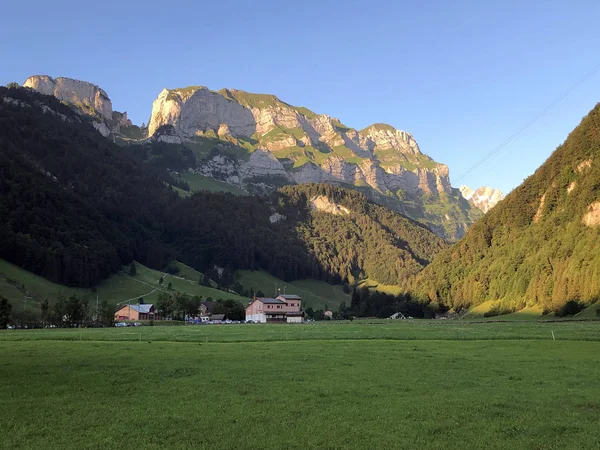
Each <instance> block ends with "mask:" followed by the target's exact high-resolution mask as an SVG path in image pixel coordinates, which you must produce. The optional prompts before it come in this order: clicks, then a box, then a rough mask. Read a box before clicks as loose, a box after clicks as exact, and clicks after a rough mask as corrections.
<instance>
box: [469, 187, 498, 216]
mask: <svg viewBox="0 0 600 450" xmlns="http://www.w3.org/2000/svg"><path fill="white" fill-rule="evenodd" d="M459 189H460V193H461V194H462V195H463V197H464V198H465V199H467V200H469V202H470V203H471V204H473V205H474V206H475V207H477V208H478V209H480V210H481V211H482V212H484V213H486V212H488V211H489V210H490V209H492V208H493V207H494V206H496V205H497V204H498V202H500V201H502V200H503V199H504V194H503V193H502V192H501V191H500V190H498V189H493V188H491V187H487V186H482V187H480V188H477V189H476V190H473V189H471V188H470V187H468V186H461V187H460V188H459Z"/></svg>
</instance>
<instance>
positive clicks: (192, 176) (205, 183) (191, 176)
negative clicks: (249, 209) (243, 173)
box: [179, 172, 246, 195]
mask: <svg viewBox="0 0 600 450" xmlns="http://www.w3.org/2000/svg"><path fill="white" fill-rule="evenodd" d="M179 179H180V180H182V181H185V182H187V184H188V185H189V186H190V189H191V190H192V191H194V192H195V191H201V190H204V191H210V192H231V193H232V194H236V195H245V194H246V193H245V192H244V191H242V190H241V189H240V188H238V187H237V186H234V185H232V184H228V183H225V182H223V181H219V180H215V179H214V178H210V177H205V176H204V175H200V174H197V173H190V172H183V173H182V174H181V176H180V177H179Z"/></svg>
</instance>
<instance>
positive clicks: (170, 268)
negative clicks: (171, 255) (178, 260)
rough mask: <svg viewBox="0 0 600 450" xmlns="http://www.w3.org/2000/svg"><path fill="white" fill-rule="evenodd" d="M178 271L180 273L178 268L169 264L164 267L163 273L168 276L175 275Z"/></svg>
mask: <svg viewBox="0 0 600 450" xmlns="http://www.w3.org/2000/svg"><path fill="white" fill-rule="evenodd" d="M179 271H180V269H179V267H178V266H174V265H171V264H169V265H168V266H167V267H165V272H166V273H168V274H170V275H177V274H178V273H179Z"/></svg>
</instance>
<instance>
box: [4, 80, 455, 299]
mask: <svg viewBox="0 0 600 450" xmlns="http://www.w3.org/2000/svg"><path fill="white" fill-rule="evenodd" d="M175 147H176V146H169V145H166V144H164V143H152V142H150V143H147V144H145V145H144V146H140V147H130V148H122V147H119V146H117V145H115V144H113V143H112V142H110V141H109V140H107V139H105V138H103V137H102V136H101V135H100V134H99V133H97V132H96V130H94V128H93V126H92V124H91V123H90V122H89V121H88V120H87V119H86V118H85V117H83V116H80V115H78V114H76V113H75V112H73V110H72V109H70V108H69V107H67V106H65V105H63V104H62V103H61V102H59V101H58V100H57V99H55V98H54V97H49V96H44V95H41V94H38V93H36V92H34V91H32V90H28V89H20V88H11V89H7V88H0V174H1V175H2V177H1V179H0V193H1V194H2V195H1V196H0V214H1V215H2V217H3V220H2V222H1V223H0V258H3V259H6V260H7V261H10V262H12V263H14V264H17V265H19V266H20V267H23V268H25V269H27V270H30V271H32V272H34V273H36V274H39V275H42V276H44V277H46V278H48V279H49V280H51V281H54V282H58V283H62V284H66V285H69V286H80V287H89V286H93V285H95V284H96V283H98V282H99V281H100V280H102V279H104V278H106V277H107V276H108V275H110V274H111V273H113V272H114V271H115V270H117V269H118V268H120V267H122V265H123V264H128V263H129V262H131V261H132V260H133V259H135V260H137V261H140V262H141V263H143V264H145V265H147V266H149V267H151V268H154V269H159V270H162V269H163V268H165V266H167V264H168V263H169V262H170V261H171V260H173V259H175V258H178V259H180V260H181V261H183V262H185V263H187V264H189V265H190V266H192V267H194V268H196V269H198V270H201V271H203V272H204V271H209V270H214V269H215V268H216V267H218V268H220V269H223V270H219V271H218V272H220V274H221V275H220V277H221V278H222V279H221V280H219V281H221V284H222V285H225V286H226V285H228V283H229V282H233V277H232V274H233V271H235V270H237V269H264V270H267V271H269V272H270V273H272V274H274V275H275V276H277V277H280V278H283V279H286V280H293V279H300V278H315V279H322V280H326V281H329V282H344V281H350V282H353V281H355V280H357V279H362V278H367V277H368V278H372V279H375V280H377V281H380V282H382V283H387V284H402V283H404V282H405V280H406V279H408V278H409V277H410V276H412V275H414V274H416V273H417V272H418V271H419V270H421V269H422V267H424V266H425V265H426V264H427V263H428V262H429V260H430V259H431V258H432V257H433V256H434V255H435V254H436V253H437V252H439V251H440V250H441V249H443V248H444V247H446V243H445V242H444V241H443V240H441V239H440V238H438V237H436V236H435V235H434V234H433V233H431V232H430V231H429V230H428V229H427V228H425V227H424V226H422V225H419V224H418V223H416V222H414V221H412V220H409V219H407V218H405V217H403V216H401V215H399V214H396V213H393V212H390V211H388V210H386V209H385V208H383V207H381V206H376V205H374V204H371V203H369V202H368V201H367V199H366V197H365V196H363V195H362V194H359V193H357V192H353V191H348V190H345V189H341V188H336V187H331V186H326V185H306V186H291V187H286V188H283V189H281V190H279V191H277V192H275V193H273V194H272V195H271V196H269V197H264V198H258V197H239V196H238V197H236V196H233V195H228V194H222V193H209V192H201V193H197V194H195V195H192V196H190V197H188V198H180V197H179V196H178V195H177V194H176V193H175V192H174V190H173V189H172V188H171V187H170V185H173V184H176V181H175V180H174V179H173V178H172V177H171V175H170V174H169V173H168V172H167V170H165V166H167V167H170V168H173V167H172V166H173V161H175V162H176V161H179V160H181V159H182V158H193V155H191V154H190V153H189V152H185V151H180V150H181V149H179V150H177V148H175ZM174 150H176V152H175V153H173V154H172V153H170V152H171V151H174ZM182 187H183V188H185V186H182ZM315 197H321V198H322V199H326V202H331V203H332V204H334V205H339V206H340V207H343V209H344V210H345V212H344V213H343V214H342V215H336V214H333V213H331V212H327V211H321V210H319V209H316V208H315V207H314V204H313V201H314V198H315Z"/></svg>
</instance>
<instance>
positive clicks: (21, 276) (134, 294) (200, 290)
mask: <svg viewBox="0 0 600 450" xmlns="http://www.w3.org/2000/svg"><path fill="white" fill-rule="evenodd" d="M177 265H179V267H180V270H181V272H180V274H178V275H177V276H172V275H169V274H165V279H164V283H163V286H162V287H161V286H160V285H159V284H158V280H159V279H160V276H161V275H162V274H161V272H158V271H156V270H152V269H149V268H147V267H145V266H143V265H141V264H139V263H136V268H137V275H136V276H135V277H130V276H128V275H127V274H126V273H124V272H121V273H118V274H114V275H112V276H111V277H110V278H108V279H106V280H104V281H103V282H102V283H100V284H99V285H98V286H96V287H95V289H94V290H92V289H74V288H69V287H66V286H61V285H58V284H55V283H52V282H50V281H48V280H46V279H44V278H42V277H40V276H38V275H35V274H33V273H31V272H27V271H26V270H23V269H21V268H20V267H17V266H15V265H13V264H10V263H8V262H6V261H4V260H0V295H3V296H5V297H6V298H8V300H9V301H10V302H11V303H12V304H13V307H14V308H23V307H24V306H25V305H24V301H25V300H24V297H25V295H24V293H23V289H22V285H25V290H26V291H27V292H28V293H29V296H30V297H33V298H31V299H29V300H28V303H27V308H28V309H29V308H31V309H34V310H39V305H40V303H41V302H42V301H43V300H44V298H48V299H49V300H50V301H52V300H53V299H54V298H56V296H57V295H58V294H59V293H62V294H64V295H71V294H78V295H82V296H84V297H86V298H88V299H89V300H90V301H94V300H95V298H96V295H98V297H99V299H100V301H102V300H107V301H108V302H109V304H112V305H116V304H117V303H122V302H126V301H127V300H128V299H132V301H135V300H136V299H137V298H139V297H143V298H144V301H145V302H146V303H153V302H156V300H157V299H158V295H159V294H160V292H161V290H163V291H167V289H166V287H167V285H168V284H169V282H170V283H171V284H172V288H173V291H177V292H182V293H185V294H190V295H200V296H202V297H204V298H207V297H212V298H213V299H217V298H222V299H227V298H231V299H234V300H238V301H240V302H241V303H243V304H246V303H247V299H245V298H243V297H240V296H239V295H236V294H231V293H228V292H224V291H220V290H218V289H214V288H210V287H207V286H200V285H199V284H198V279H199V278H200V272H196V271H195V270H194V269H192V268H190V267H187V266H186V265H185V264H182V263H179V262H178V263H177ZM125 270H128V269H127V268H125ZM185 278H188V279H185ZM7 279H12V280H15V281H16V284H17V287H15V286H14V284H11V283H9V282H7ZM19 288H20V289H19Z"/></svg>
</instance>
